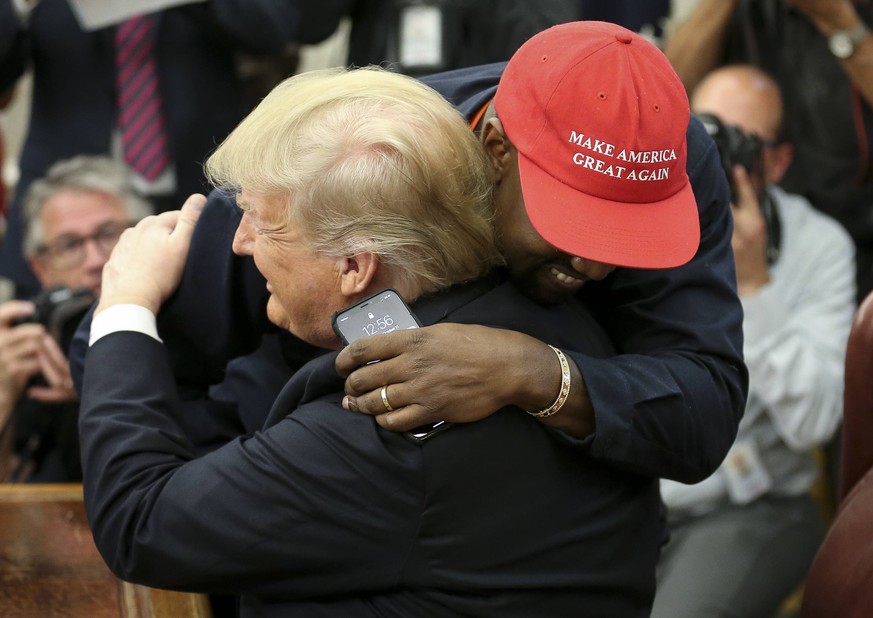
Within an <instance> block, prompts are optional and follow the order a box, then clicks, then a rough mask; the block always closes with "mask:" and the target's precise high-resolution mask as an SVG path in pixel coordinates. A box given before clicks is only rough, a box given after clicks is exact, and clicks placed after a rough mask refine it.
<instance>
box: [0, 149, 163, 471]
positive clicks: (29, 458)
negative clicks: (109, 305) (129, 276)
mask: <svg viewBox="0 0 873 618" xmlns="http://www.w3.org/2000/svg"><path fill="white" fill-rule="evenodd" d="M150 211H151V207H150V205H149V204H148V203H147V202H146V201H145V200H144V199H143V198H141V197H140V196H139V195H138V194H137V193H136V192H135V190H134V188H133V186H132V184H131V181H130V177H129V175H128V173H127V170H126V169H125V168H124V167H123V166H122V165H121V164H119V163H116V162H114V161H112V160H111V159H109V158H106V157H87V156H80V157H75V158H73V159H69V160H66V161H61V162H58V163H56V164H55V165H53V166H52V167H51V168H50V170H49V172H48V174H46V176H45V177H44V178H41V179H39V180H37V181H35V182H34V183H32V184H31V185H30V187H29V190H28V193H27V196H26V199H25V201H24V213H23V214H24V222H25V236H24V252H25V255H26V256H27V259H28V262H29V264H30V266H31V267H32V268H33V272H34V273H35V274H36V276H37V278H38V279H39V282H40V285H41V286H42V288H43V291H44V294H41V295H39V296H38V297H37V298H36V299H35V302H30V301H21V300H11V301H7V302H5V303H3V304H0V426H2V427H3V430H2V431H3V443H4V445H5V446H6V447H7V449H10V448H11V450H12V453H13V457H12V458H11V461H10V456H9V455H10V454H9V452H8V450H6V451H4V452H3V454H2V455H3V459H2V460H0V463H5V467H6V468H7V474H6V479H7V480H10V481H25V480H27V481H34V482H73V481H80V480H81V478H82V472H81V465H80V463H79V448H78V443H79V440H78V431H77V427H76V423H77V418H78V405H79V404H78V399H77V397H76V394H75V392H74V391H73V389H72V383H71V380H70V370H69V365H68V363H67V359H66V349H65V342H64V340H65V339H68V338H69V337H71V336H72V332H73V330H74V329H75V327H76V325H77V324H78V319H79V318H81V316H82V314H83V313H84V311H85V310H87V308H88V307H90V305H91V303H92V302H93V301H94V299H95V297H96V296H97V295H99V293H100V285H101V279H102V275H103V265H104V264H105V263H106V261H107V260H108V259H109V253H110V251H111V250H112V248H113V247H114V246H115V243H116V242H117V241H118V238H119V237H120V236H121V234H122V232H123V231H124V230H125V229H127V228H128V227H130V225H132V224H133V223H134V222H136V221H138V220H140V219H141V218H143V217H144V216H146V215H148V214H149V213H150Z"/></svg>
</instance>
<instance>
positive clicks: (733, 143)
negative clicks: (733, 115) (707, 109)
mask: <svg viewBox="0 0 873 618" xmlns="http://www.w3.org/2000/svg"><path fill="white" fill-rule="evenodd" d="M697 117H698V118H700V122H702V123H703V128H704V129H706V132H707V133H709V135H710V137H712V140H713V141H714V142H715V145H716V147H718V154H719V156H720V157H721V165H722V168H723V169H724V173H725V176H727V179H728V183H729V184H730V185H731V195H733V194H734V193H735V191H734V187H733V168H734V166H735V165H739V166H741V167H743V168H744V169H745V170H746V171H747V172H749V173H750V174H751V173H752V172H754V171H756V170H757V169H759V167H760V165H761V151H762V149H763V146H764V144H763V142H762V141H761V139H760V138H759V137H758V136H756V135H753V134H751V133H745V132H744V131H742V130H741V129H739V128H738V127H735V126H734V125H732V124H726V123H724V122H722V121H721V120H720V119H719V118H718V116H713V115H712V114H698V115H697Z"/></svg>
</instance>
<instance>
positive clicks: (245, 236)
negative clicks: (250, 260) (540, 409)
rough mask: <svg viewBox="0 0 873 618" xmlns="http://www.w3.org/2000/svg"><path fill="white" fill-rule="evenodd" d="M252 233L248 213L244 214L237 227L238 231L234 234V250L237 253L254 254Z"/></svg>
mask: <svg viewBox="0 0 873 618" xmlns="http://www.w3.org/2000/svg"><path fill="white" fill-rule="evenodd" d="M251 245H252V233H251V226H250V225H249V222H248V215H247V214H243V217H242V219H240V222H239V225H238V226H237V228H236V233H234V235H233V252H234V253H236V254H237V255H251V254H252V249H251Z"/></svg>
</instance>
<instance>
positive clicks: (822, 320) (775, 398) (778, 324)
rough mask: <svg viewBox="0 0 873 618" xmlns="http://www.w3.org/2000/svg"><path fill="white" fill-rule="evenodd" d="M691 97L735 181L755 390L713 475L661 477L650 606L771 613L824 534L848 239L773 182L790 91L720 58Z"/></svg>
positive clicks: (673, 616) (849, 295) (850, 274)
mask: <svg viewBox="0 0 873 618" xmlns="http://www.w3.org/2000/svg"><path fill="white" fill-rule="evenodd" d="M691 106H692V110H693V111H694V112H695V113H697V114H700V115H701V116H703V115H704V114H711V115H712V118H710V119H709V120H711V121H712V122H711V123H710V126H713V127H715V129H714V130H713V131H711V132H712V133H713V138H714V139H715V141H716V144H717V145H718V146H719V151H720V154H721V155H722V159H723V162H724V164H725V168H726V169H725V172H726V174H728V175H729V180H730V181H731V189H732V193H733V196H732V212H733V216H734V231H733V238H732V247H733V251H734V257H735V261H736V270H737V289H738V292H739V295H740V299H741V301H742V303H743V310H744V314H745V316H744V320H743V334H744V338H745V342H744V347H743V353H744V355H745V361H746V365H747V366H748V368H749V397H748V402H747V405H746V410H745V414H744V417H743V420H742V421H741V423H740V426H739V431H738V434H737V438H736V441H735V442H734V445H733V447H732V448H731V450H730V451H729V453H728V455H727V457H726V458H725V461H724V462H723V463H722V465H721V466H720V467H719V469H718V470H716V472H715V473H714V474H713V475H712V476H710V477H709V478H707V479H705V480H704V481H702V482H700V483H697V484H695V485H682V484H679V483H677V482H674V481H667V480H663V481H661V492H662V495H663V499H664V502H665V503H666V505H667V507H668V522H669V526H670V533H671V538H670V542H669V543H668V544H667V546H666V547H665V549H664V551H663V552H662V555H661V560H660V563H659V566H658V589H657V593H656V597H655V604H654V611H653V613H652V616H654V617H655V618H660V617H669V618H682V617H692V616H693V617H695V618H697V617H699V616H726V615H736V616H744V617H747V618H755V617H758V616H760V617H766V618H771V617H772V616H774V615H775V614H776V612H777V610H778V608H779V606H780V604H781V603H782V601H783V600H784V599H785V598H786V597H787V596H788V595H789V594H790V593H791V592H792V591H793V590H794V589H795V588H796V587H797V585H798V584H799V583H801V582H802V581H803V578H804V577H805V575H806V572H807V570H808V568H809V565H810V563H811V562H812V559H813V557H814V555H815V552H816V550H817V548H818V546H819V544H820V542H821V539H822V536H823V533H824V525H823V521H822V516H821V512H820V510H819V508H818V505H817V504H816V503H815V502H814V500H813V499H812V497H811V496H810V493H809V490H810V488H811V486H812V484H813V482H814V481H815V479H816V477H817V476H818V472H819V467H818V465H817V463H816V461H815V459H814V457H813V450H814V449H815V448H816V447H818V446H820V445H822V444H824V443H826V442H827V441H828V440H829V439H830V438H831V436H832V435H833V433H834V431H835V429H836V427H837V426H838V424H839V421H840V418H841V413H842V392H843V391H842V389H843V358H844V354H845V348H846V341H847V338H848V333H849V328H850V325H851V321H852V316H853V312H854V298H855V285H854V282H855V268H854V261H853V258H854V255H853V246H852V241H851V239H850V238H849V236H848V234H847V233H846V232H845V231H844V230H843V228H842V227H841V226H840V225H839V224H838V223H837V222H836V221H834V220H833V219H831V218H830V217H828V216H826V215H824V214H822V213H820V212H819V211H817V210H815V209H814V208H813V206H812V205H811V204H810V203H809V202H808V201H807V200H806V199H804V198H802V197H800V196H798V195H794V194H790V193H787V192H786V191H784V190H782V189H781V188H780V187H778V186H777V185H776V183H778V182H779V181H780V180H781V178H782V175H783V174H784V173H785V170H786V169H787V167H788V166H789V164H790V163H791V157H792V146H791V145H790V144H788V143H785V142H784V141H781V123H782V98H781V95H780V92H779V88H778V86H777V85H776V83H775V82H774V81H773V80H772V79H771V78H770V77H769V76H768V75H767V74H766V73H764V72H763V71H761V70H759V69H757V68H754V67H751V66H745V65H733V66H728V67H724V68H722V69H719V70H716V71H714V72H712V73H711V74H709V75H708V76H707V78H706V79H705V80H704V81H702V82H701V84H700V86H699V87H698V88H697V90H696V91H695V92H694V94H693V96H692V98H691ZM703 119H704V120H707V118H706V117H705V116H704V117H703Z"/></svg>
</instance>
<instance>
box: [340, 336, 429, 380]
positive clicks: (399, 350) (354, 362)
mask: <svg viewBox="0 0 873 618" xmlns="http://www.w3.org/2000/svg"><path fill="white" fill-rule="evenodd" d="M411 332H413V331H397V332H394V333H387V334H385V335H379V336H378V337H365V338H364V339H358V340H357V341H354V342H353V343H351V344H349V345H347V346H346V347H345V348H343V350H342V351H341V352H340V353H339V355H338V356H337V358H336V363H335V367H336V370H337V373H339V374H340V375H341V376H343V377H346V376H349V375H350V374H352V372H355V371H356V370H363V369H365V368H368V367H376V366H377V365H381V363H376V364H373V365H370V364H369V363H372V362H373V361H382V362H384V361H386V360H390V359H392V358H396V357H398V356H400V355H401V354H403V352H404V351H405V350H408V349H409V347H410V345H411V342H412V337H411V335H410V333H411ZM381 369H382V370H384V369H385V366H384V365H383V366H382V368H381ZM366 373H369V374H370V375H373V374H374V372H366ZM382 384H385V382H382ZM374 386H375V385H373V386H370V387H369V388H367V390H370V389H371V388H374ZM365 387H366V386H365ZM347 392H348V391H347Z"/></svg>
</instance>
